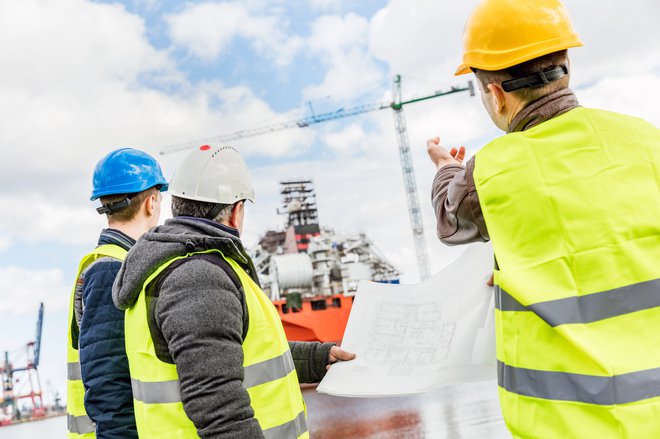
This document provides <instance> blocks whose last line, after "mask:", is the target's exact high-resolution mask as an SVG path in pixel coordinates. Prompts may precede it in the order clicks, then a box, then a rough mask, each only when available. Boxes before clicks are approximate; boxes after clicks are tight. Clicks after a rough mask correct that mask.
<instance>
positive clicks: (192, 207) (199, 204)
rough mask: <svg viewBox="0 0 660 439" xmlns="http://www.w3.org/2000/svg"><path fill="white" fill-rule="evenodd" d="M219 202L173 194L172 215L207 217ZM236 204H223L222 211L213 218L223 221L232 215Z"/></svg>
mask: <svg viewBox="0 0 660 439" xmlns="http://www.w3.org/2000/svg"><path fill="white" fill-rule="evenodd" d="M216 204H219V203H208V202H206V201H196V200H189V199H187V198H181V197H177V196H175V195H172V215H173V216H192V217H195V218H206V215H208V213H209V212H210V211H211V209H213V207H214V206H215V205H216ZM235 204H236V203H234V204H221V206H222V207H221V209H220V213H218V215H216V217H215V218H213V220H214V221H217V222H222V221H226V220H228V219H229V217H230V216H231V211H232V208H233V207H234V205H235Z"/></svg>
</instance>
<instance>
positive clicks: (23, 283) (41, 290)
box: [0, 266, 71, 316]
mask: <svg viewBox="0 0 660 439" xmlns="http://www.w3.org/2000/svg"><path fill="white" fill-rule="evenodd" d="M0 284H1V285H4V287H3V288H2V290H1V291H0V315H1V314H2V313H5V312H7V313H10V314H13V315H18V316H23V315H26V316H27V315H29V316H32V315H34V314H35V313H36V311H35V310H36V309H38V307H39V303H41V302H44V306H45V307H48V309H49V310H50V311H54V312H56V311H58V310H62V309H64V308H66V306H67V303H68V298H69V293H70V288H71V280H70V279H64V275H63V274H62V272H61V271H60V270H40V271H34V270H29V269H25V268H20V267H15V266H8V267H0Z"/></svg>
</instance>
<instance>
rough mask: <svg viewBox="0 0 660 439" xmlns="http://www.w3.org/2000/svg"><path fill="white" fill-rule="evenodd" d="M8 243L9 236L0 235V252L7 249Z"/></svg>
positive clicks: (9, 240)
mask: <svg viewBox="0 0 660 439" xmlns="http://www.w3.org/2000/svg"><path fill="white" fill-rule="evenodd" d="M10 244H11V238H10V237H9V236H0V252H3V251H5V250H7V249H8V248H9V245H10Z"/></svg>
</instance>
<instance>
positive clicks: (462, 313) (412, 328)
mask: <svg viewBox="0 0 660 439" xmlns="http://www.w3.org/2000/svg"><path fill="white" fill-rule="evenodd" d="M492 270H493V252H492V248H491V246H490V245H489V244H473V245H471V246H469V247H468V248H467V249H466V250H465V251H464V252H463V254H461V256H460V257H459V258H458V259H457V260H456V261H454V262H453V263H452V264H451V265H449V266H448V267H447V268H445V269H444V270H443V271H441V272H440V273H438V274H436V275H435V276H433V277H431V278H430V279H427V280H426V281H424V282H422V283H419V284H416V285H391V284H379V283H375V282H368V281H361V282H360V285H359V287H358V291H357V294H356V296H355V302H354V303H353V308H352V309H351V315H350V317H349V319H348V324H347V326H346V332H345V333H344V340H343V342H342V348H343V349H345V350H347V351H349V352H355V353H356V354H357V358H356V359H355V360H353V361H349V362H345V363H337V364H335V365H333V366H332V367H331V368H330V370H329V371H328V373H327V375H326V376H325V378H324V379H323V381H321V383H320V384H319V386H318V388H317V391H318V392H321V393H328V394H331V395H338V396H360V397H365V396H394V395H406V394H413V393H420V392H424V391H426V390H428V389H430V388H432V387H436V386H441V385H450V384H455V383H458V382H464V381H474V380H480V379H490V378H495V377H496V369H495V328H494V320H493V305H494V296H493V290H492V287H489V286H487V285H486V281H487V280H488V277H489V276H490V274H491V273H492Z"/></svg>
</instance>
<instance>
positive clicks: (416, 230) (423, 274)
mask: <svg viewBox="0 0 660 439" xmlns="http://www.w3.org/2000/svg"><path fill="white" fill-rule="evenodd" d="M392 98H393V101H392V110H394V127H395V129H396V134H397V141H398V143H399V159H400V160H401V172H402V173H403V184H404V188H405V192H406V200H407V201H408V214H409V216H410V225H411V227H412V233H413V241H414V243H415V254H416V255H417V268H418V270H419V277H420V278H421V279H422V280H424V279H427V278H428V277H429V258H428V253H427V251H426V239H425V238H424V222H423V221H422V210H421V208H420V206H419V195H418V194H417V180H416V178H415V168H414V167H413V161H412V154H411V152H410V141H409V140H408V129H407V128H406V115H405V114H404V112H403V105H402V104H401V75H396V76H395V78H394V86H393V87H392Z"/></svg>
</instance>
